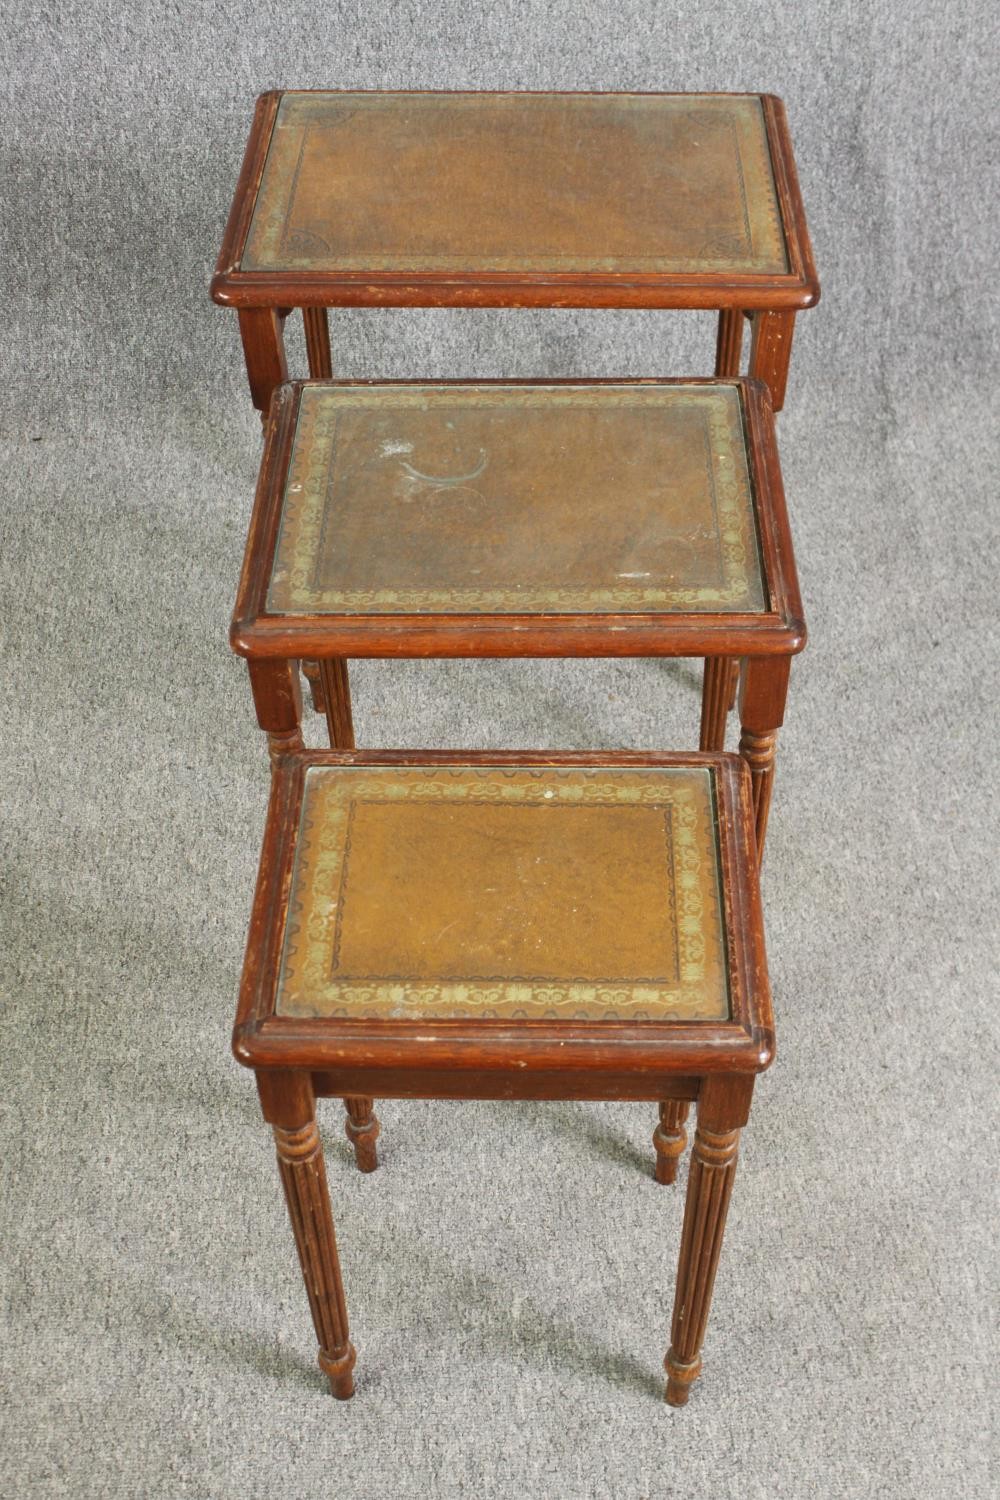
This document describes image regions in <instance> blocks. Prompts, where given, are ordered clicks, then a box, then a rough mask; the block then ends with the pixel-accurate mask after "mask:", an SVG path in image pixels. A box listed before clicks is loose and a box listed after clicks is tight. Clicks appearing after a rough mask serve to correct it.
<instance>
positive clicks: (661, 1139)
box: [653, 1099, 690, 1184]
mask: <svg viewBox="0 0 1000 1500" xmlns="http://www.w3.org/2000/svg"><path fill="white" fill-rule="evenodd" d="M689 1108H690V1106H689V1104H688V1102H687V1100H686V1099H664V1100H663V1101H662V1103H661V1104H660V1123H659V1125H657V1127H656V1129H655V1130H654V1131H653V1145H654V1146H655V1147H656V1180H657V1182H662V1183H664V1184H667V1183H671V1182H674V1181H675V1180H676V1178H677V1167H678V1164H679V1162H680V1159H681V1157H682V1156H683V1155H684V1148H685V1147H686V1146H687V1131H686V1130H685V1129H684V1121H685V1120H686V1119H687V1117H688V1109H689Z"/></svg>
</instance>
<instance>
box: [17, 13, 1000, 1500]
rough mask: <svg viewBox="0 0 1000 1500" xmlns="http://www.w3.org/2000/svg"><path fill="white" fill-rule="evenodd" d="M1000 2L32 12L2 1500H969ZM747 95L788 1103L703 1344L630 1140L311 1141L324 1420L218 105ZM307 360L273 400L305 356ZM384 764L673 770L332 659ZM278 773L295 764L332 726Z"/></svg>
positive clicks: (355, 356) (523, 343) (620, 680)
mask: <svg viewBox="0 0 1000 1500" xmlns="http://www.w3.org/2000/svg"><path fill="white" fill-rule="evenodd" d="M995 27H996V19H995V15H994V14H993V10H992V7H989V6H986V5H982V4H979V5H977V4H976V3H974V0H963V3H959V4H953V5H951V6H948V7H945V8H943V9H942V8H936V9H935V10H934V11H933V12H932V11H931V10H930V9H928V10H927V12H926V13H925V14H917V13H912V12H911V13H910V14H909V18H908V23H907V26H906V29H905V30H904V31H900V30H898V29H897V27H896V24H895V20H894V12H893V9H892V8H891V7H889V6H887V5H886V4H885V3H884V0H883V3H881V4H878V3H877V4H874V5H872V6H857V5H853V4H850V3H848V0H835V3H834V4H833V6H832V7H820V6H818V5H813V6H807V7H785V6H780V7H779V6H769V5H767V4H763V3H762V4H742V5H740V4H736V3H733V0H729V3H727V4H723V5H722V6H719V7H711V8H706V7H702V6H700V5H695V4H693V3H690V0H684V3H681V4H679V5H676V6H670V7H667V6H658V5H650V4H648V3H639V0H619V3H618V4H617V5H615V6H614V7H610V6H604V5H599V4H594V3H577V4H572V5H571V4H566V3H560V0H552V3H549V4H542V3H524V4H515V3H513V0H499V3H497V4H494V5H492V6H490V7H489V8H488V10H487V9H486V8H483V10H482V11H479V10H478V9H477V8H474V7H468V6H461V5H458V4H455V3H451V4H445V5H434V4H423V5H419V4H416V3H404V4H396V5H389V4H380V5H373V6H368V7H364V6H360V5H357V4H354V3H346V0H344V3H337V4H332V5H330V6H327V7H325V8H320V7H316V6H313V5H311V4H306V3H305V0H292V3H290V4H286V5H284V6H282V7H281V8H280V10H279V9H278V8H276V9H275V10H274V12H273V13H271V12H268V13H267V14H266V15H265V14H264V13H262V12H259V11H258V10H257V9H256V8H254V7H250V6H248V5H246V4H241V3H240V0H235V3H233V4H231V5H226V6H222V5H217V6H209V5H205V4H200V5H194V6H184V7H177V6H165V5H156V6H153V5H147V6H142V5H137V6H133V7H131V8H130V9H129V10H127V11H126V10H125V9H124V8H121V7H118V6H114V7H111V6H107V5H103V4H96V3H95V4H84V3H76V4H73V3H66V4H60V5H58V6H56V5H44V6H42V5H36V4H32V3H29V4H25V5H22V6H18V7H17V8H16V10H15V9H14V8H13V7H10V8H8V11H7V14H6V18H5V23H4V27H3V35H2V38H0V49H2V52H3V55H2V56H0V63H2V64H3V66H2V68H0V88H2V89H3V91H4V92H3V97H4V138H3V155H4V159H5V167H6V172H5V177H4V181H5V187H4V190H3V191H4V195H5V209H4V214H3V217H2V223H0V263H2V264H3V266H4V273H5V275H4V279H5V283H6V286H5V294H6V295H5V313H6V316H5V320H4V322H5V338H4V341H3V345H2V349H0V360H2V368H3V378H4V408H3V411H2V413H0V432H2V441H3V470H2V474H3V486H4V488H3V506H2V513H0V519H2V557H0V568H2V575H3V611H2V629H3V656H4V685H5V690H6V691H5V701H6V709H5V712H4V742H5V745H4V749H5V755H4V760H3V768H2V784H0V793H2V799H3V802H2V808H3V822H2V839H3V849H2V853H3V909H2V921H3V929H2V953H0V978H2V1005H3V1021H4V1026H3V1046H2V1052H0V1080H2V1092H0V1125H2V1132H3V1142H4V1144H3V1152H2V1168H0V1170H2V1174H3V1175H2V1198H0V1215H2V1223H0V1242H2V1246H3V1249H2V1264H3V1278H4V1281H3V1301H2V1307H3V1323H4V1326H3V1329H2V1339H0V1411H2V1414H3V1432H2V1441H0V1494H2V1495H3V1496H4V1497H8V1496H9V1497H12V1500H14V1497H22V1496H36V1495H37V1496H73V1497H81V1500H82V1497H90V1496H95V1497H96V1496H136V1495H141V1496H148V1497H154V1496H155V1497H160V1496H163V1497H173V1496H178V1495H191V1496H195V1497H210V1500H215V1497H219V1500H222V1497H257V1496H261V1497H263V1496H267V1497H272V1496H274V1495H287V1496H289V1497H298V1496H305V1495H307V1494H310V1495H312V1494H321V1495H353V1494H357V1495H364V1496H371V1497H373V1500H382V1497H393V1500H395V1497H400V1500H402V1497H410V1496H414V1497H416V1496H421V1497H436V1496H441V1497H452V1496H459V1495H467V1496H475V1497H477V1500H479V1497H487V1496H541V1497H550V1496H551V1497H557V1500H564V1497H565V1500H575V1497H590V1496H594V1497H597V1496H601V1497H603V1496H615V1497H626V1500H632V1497H635V1500H643V1497H662V1496H674V1495H676V1496H681V1495H683V1496H697V1497H706V1500H708V1497H712V1500H719V1497H730V1496H731V1497H734V1500H735V1497H739V1500H756V1497H767V1500H773V1497H775V1496H781V1497H784V1496H788V1497H796V1500H797V1497H799V1496H809V1497H816V1500H825V1497H848V1496H849V1497H854V1496H859V1497H861V1496H876V1495H877V1496H887V1497H910V1496H914V1497H916V1496H921V1497H937V1496H948V1497H952V1496H961V1497H962V1500H986V1497H987V1496H993V1495H995V1494H996V1492H997V1488H998V1469H997V1449H996V1444H995V1439H994V1437H993V1433H994V1431H995V1407H994V1406H993V1405H992V1402H993V1394H992V1392H993V1387H994V1385H995V1366H996V1357H997V1343H996V1337H995V1327H996V1325H995V1308H996V1290H997V1287H996V1280H997V1278H996V1259H995V1246H994V1243H993V1241H994V1238H995V1235H994V1224H995V1207H996V1205H995V1195H994V1192H993V1189H992V1185H991V1183H992V1178H993V1173H992V1160H993V1157H994V1155H995V1149H994V1147H993V1143H992V1141H991V1139H990V1134H989V1127H990V1123H991V1120H992V1118H993V1116H994V1103H995V1078H996V1001H997V986H996V952H995V936H996V933H995V929H996V915H997V900H996V897H997V874H996V852H997V842H998V841H997V826H996V823H997V820H996V807H995V804H996V775H995V772H996V740H997V733H996V732H997V727H998V726H997V716H996V707H995V696H996V691H995V690H996V683H995V663H996V658H997V650H998V646H1000V642H998V639H997V629H996V604H995V599H996V584H995V573H996V556H997V542H998V536H997V526H996V492H997V487H998V480H1000V461H998V454H997V445H996V437H995V433H996V428H997V419H998V416H1000V412H998V410H997V406H998V403H997V396H996V388H997V381H996V369H995V347H996V334H997V329H996V322H995V318H992V317H991V310H990V309H989V308H988V307H986V306H985V305H984V304H983V303H982V302H981V301H980V299H979V297H978V296H977V295H975V294H974V290H973V289H974V288H975V287H977V285H980V286H981V285H983V284H985V276H986V270H987V267H988V265H989V264H990V259H991V258H992V247H991V235H992V232H993V220H994V216H995V192H994V188H993V186H992V185H991V184H993V183H994V182H995V161H996V153H995V150H994V145H995V143H994V144H991V141H990V137H989V132H988V126H987V123H986V120H985V117H984V114H983V111H982V109H981V105H980V103H979V102H978V101H980V100H982V99H985V98H988V97H989V93H990V86H991V82H992V78H993V74H992V72H991V68H992V66H993V63H992V61H991V56H990V54H991V47H992V44H993V43H994V42H995ZM282 83H299V84H306V85H309V84H324V83H327V84H334V85H337V84H339V85H360V86H368V87H378V86H401V85H440V86H457V85H468V86H473V87H490V86H504V87H546V86H554V87H564V88H580V87H639V88H658V87H668V88H699V87H702V88H750V89H755V88H768V89H773V90H774V91H776V92H779V93H781V94H782V95H784V97H785V98H786V101H787V103H788V106H789V111H790V116H791V121H792V128H793V135H794V138H795V143H796V149H797V154H798V159H799V165H800V172H801V176H802V180H803V184H804V190H805V196H806V202H807V206H808V210H809V215H810V222H811V226H812V229H813V234H814V239H815V243H816V251H817V260H818V263H819V267H820V273H821V277H822V279H823V282H824V300H823V302H822V304H821V306H820V307H819V308H818V309H817V310H815V311H812V312H809V313H806V314H805V315H804V316H803V317H802V318H801V319H800V320H799V323H800V327H799V332H798V334H797V347H796V354H795V358H794V359H793V367H792V379H791V390H790V398H789V402H788V406H787V408H786V411H785V412H784V414H783V415H782V418H781V427H780V440H781V445H782V454H783V460H784V467H785V475H786V484H787V489H788V494H789V500H790V506H791V510H792V517H793V526H794V530H795V537H796V544H797V549H798V555H799V565H800V573H801V578H802V586H803V594H804V597H805V601H806V609H807V614H808V617H809V622H810V627H811V643H810V646H809V649H808V651H807V652H806V654H805V656H804V657H802V658H801V660H800V661H799V663H798V664H797V667H796V670H795V672H794V674H793V681H792V689H791V698H790V711H789V716H788V722H787V727H786V730H785V732H784V734H783V737H782V743H781V753H780V761H779V780H778V786H777V793H776V800H775V807H774V813H773V816H772V828H771V834H770V847H769V855H768V864H767V870H766V875H765V901H766V909H767V918H768V935H769V945H770V957H771V967H772V975H773V981H774V989H775V997H776V1007H777V1020H778V1036H779V1060H778V1062H777V1064H776V1066H775V1068H774V1069H773V1071H772V1072H771V1073H770V1074H769V1075H768V1076H767V1077H766V1078H765V1079H764V1081H763V1083H762V1085H761V1087H760V1089H759V1091H758V1096H757V1102H756V1106H755V1112H754V1117H753V1120H752V1124H751V1127H750V1129H749V1130H748V1131H747V1132H746V1134H745V1138H744V1140H745V1145H744V1151H743V1154H742V1159H741V1167H740V1172H739V1174H738V1177H737V1184H736V1192H735V1197H734V1202H733V1209H732V1213H731V1217H730V1226H729V1233H728V1238H727V1244H726V1248H725V1251H724V1258H723V1263H722V1267H721V1271H720V1278H719V1284H718V1291H717V1295H716V1300H715V1306H714V1310H713V1316H712V1321H711V1325H710V1329H709V1337H708V1341H707V1344H706V1366H705V1377H704V1381H703V1383H702V1385H701V1387H700V1388H699V1389H698V1391H697V1393H696V1395H695V1396H694V1398H693V1399H692V1403H691V1405H690V1407H689V1408H688V1409H687V1410H685V1411H684V1412H681V1413H675V1412H672V1411H670V1410H668V1409H666V1408H665V1407H664V1406H663V1405H662V1403H661V1401H660V1389H661V1375H660V1361H661V1359H662V1355H663V1352H664V1348H665V1343H666V1326H667V1319H668V1314H669V1307H670V1299H671V1295H672V1286H673V1275H674V1266H675V1258H676V1246H677V1238H678V1234H679V1230H680V1214H681V1203H682V1197H681V1190H680V1189H675V1190H673V1191H669V1190H663V1189H658V1188H657V1187H656V1186H655V1185H654V1183H653V1182H652V1179H651V1177H650V1175H649V1169H650V1163H651V1152H650V1146H649V1136H650V1132H651V1130H652V1127H653V1123H654V1120H653V1118H652V1111H651V1110H650V1109H648V1108H645V1107H643V1106H634V1105H628V1106H610V1105H607V1106H605V1105H584V1104H556V1105H544V1106H543V1105H540V1104H539V1105H526V1106H523V1107H510V1106H506V1107H504V1106H499V1105H467V1106H448V1105H441V1104H423V1103H405V1104H404V1103H386V1104H383V1105H382V1107H381V1109H380V1114H381V1115H382V1119H383V1127H384V1134H383V1142H382V1148H383V1149H382V1157H383V1168H382V1170H380V1171H379V1172H378V1173H377V1174H376V1175H375V1176H374V1177H373V1178H370V1179H365V1178H362V1177H361V1176H360V1175H359V1174H358V1173H357V1172H355V1171H354V1169H353V1167H352V1165H351V1162H350V1160H349V1155H348V1147H347V1143H346V1140H345V1139H344V1138H343V1135H342V1131H341V1120H340V1112H339V1108H338V1107H337V1106H336V1105H330V1106H327V1108H326V1110H325V1112H324V1116H323V1120H324V1124H325V1130H326V1136H327V1144H328V1159H329V1171H330V1179H331V1192H332V1197H333V1202H334V1211H335V1214H336V1216H337V1219H338V1223H339V1228H340V1236H341V1248H342V1255H343V1262H344V1272H345V1279H346V1283H347V1288H348V1296H349V1301H350V1306H351V1311H352V1321H353V1329H354V1337H355V1341H356V1343H357V1345H358V1348H359V1365H358V1393H357V1397H356V1399H355V1400H354V1402H353V1403H350V1404H349V1405H347V1406H341V1405H335V1404H334V1403H333V1402H332V1401H331V1400H330V1399H329V1397H328V1396H326V1395H325V1394H324V1389H323V1382H322V1380H321V1377H320V1376H319V1373H318V1371H317V1370H316V1368H315V1366H314V1364H313V1351H314V1343H313V1336H312V1332H311V1329H310V1327H309V1323H308V1314H307V1309H306V1304H305V1298H304V1294H303V1291H302V1288H301V1284H300V1281H299V1277H298V1272H297V1269H296V1267H295V1264H294V1257H293V1251H292V1245H291V1239H290V1233H289V1230H288V1226H287V1223H286V1220H285V1216H284V1209H283V1205H282V1203H281V1201H280V1195H279V1189H278V1183H277V1177H276V1173H275V1170H274V1167H273V1162H272V1152H271V1146H270V1141H269V1137H268V1133H267V1131H266V1130H265V1128H264V1127H263V1125H262V1124H261V1122H260V1118H259V1113H258V1110H257V1106H256V1101H255V1097H254V1091H253V1086H252V1081H251V1079H250V1078H249V1077H248V1076H246V1075H245V1074H243V1073H241V1071H240V1070H239V1069H238V1068H237V1067H236V1065H235V1063H234V1062H233V1061H232V1060H231V1058H230V1056H229V1052H228V1034H229V1028H230V1025H231V1021H232V1014H233V1007H234V1000H235V989H236V983H237V976H238V972H239V965H240V959H241V952H242V943H243V938H244V933H245V924H246V919H247V914H248V907H249V900H250V895H251V891H252V886H253V879H254V873H255V864H256V858H257V841H258V837H259V832H260V828H261V823H262V818H263V812H264V805H265V796H266V789H267V768H266V755H265V752H264V747H263V744H262V742H261V739H260V736H259V735H258V733H257V731H256V729H255V727H254V722H253V717H252V713H251V710H250V705H249V694H248V691H247V685H246V682H245V678H244V673H243V669H242V665H241V664H240V663H238V662H237V661H236V660H234V659H232V658H231V657H230V655H229V652H228V648H227V645H226V627H227V621H228V614H229V610H230V607H231V600H232V596H233V589H234V584H235V578H236V574H237V570H238V566H239V561H240V557H241V553H242V545H243V534H244V529H245V525H246V521H247V516H248V513H249V505H250V499H251V495H252V488H253V481H254V476H255V470H256V463H257V457H258V445H259V428H258V424H257V422H256V419H255V418H254V417H253V415H252V414H251V412H250V409H249V403H248V401H247V398H246V393H245V387H244V384H243V382H242V377H241V364H240V354H239V348H238V340H237V336H236V329H235V324H234V321H233V320H232V318H231V316H230V315H228V314H226V313H224V312H223V311H221V310H219V309H215V308H213V307H212V306H211V305H210V303H209V302H208V299H207V295H206V285H207V280H208V275H209V271H210V267H211V263H212V260H213V258H214V254H215V250H216V247H217V243H218V239H219V236H220V234H221V228H222V224H223V221H224V216H225V211H226V207H227V205H228V200H229V196H230V193H231V190H232V185H233V182H234V180H235V175H236V171H237V168H238V164H239V158H240V153H241V150H242V144H243V139H244V136H245V131H246V128H247V124H248V120H249V115H250V110H251V105H252V98H253V95H254V94H255V93H256V92H257V91H258V90H260V89H262V88H265V87H271V86H274V85H276V84H282ZM712 343H713V330H712V327H711V320H710V319H705V318H703V317H699V316H693V315H692V316H689V317H686V318H681V319H677V318H671V317H669V316H667V315H659V314H656V315H639V314H629V315H625V314H604V315H602V314H582V313H574V312H565V313H558V314H557V313H551V314H547V313H538V314H510V313H500V312H494V313H482V314H473V313H469V314H461V313H448V314H443V313H437V314H431V313H425V312H414V313H409V314H403V313H391V312H387V313H358V314H352V315H346V314H344V315H338V316H337V317H336V318H335V320H334V346H335V361H336V366H337V368H338V370H339V371H340V372H342V373H345V374H348V375H362V374H367V375H374V374H387V375H413V374H425V375H458V374H472V373H481V374H484V375H518V374H526V375H530V374H573V373H577V374H601V373H609V374H656V373H683V372H686V371H688V372H695V373H703V372H705V371H706V370H707V369H708V367H709V361H710V352H711V347H712ZM299 368H300V369H301V363H300V365H299ZM354 680H355V698H356V705H357V723H358V731H359V739H360V741H361V742H362V743H364V744H369V745H372V744H378V745H414V746H421V745H449V746H457V745H465V746H497V745H501V744H506V745H515V746H521V745H523V746H539V747H542V746H581V747H583V746H597V747H604V746H608V747H611V746H619V745H629V746H649V745H660V746H662V745H669V744H675V745H689V744H691V743H693V737H694V734H695V723H696V717H697V708H698V690H697V677H696V674H695V671H694V669H693V668H692V667H691V666H690V665H689V664H686V663H677V664H656V663H601V662H595V663H578V664H567V663H559V662H550V663H536V664H523V663H509V664H492V665H474V664H460V663H459V664H449V665H442V664H433V663H431V664H406V665H394V666H390V665H380V664H376V663H365V664H361V665H359V666H358V668H357V670H356V673H355V679H354ZM312 733H313V735H314V738H315V740H316V742H317V743H318V742H319V730H318V725H316V724H315V722H314V723H313V726H312Z"/></svg>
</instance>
